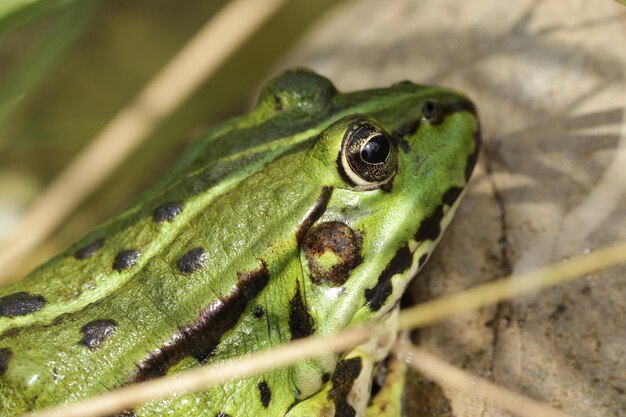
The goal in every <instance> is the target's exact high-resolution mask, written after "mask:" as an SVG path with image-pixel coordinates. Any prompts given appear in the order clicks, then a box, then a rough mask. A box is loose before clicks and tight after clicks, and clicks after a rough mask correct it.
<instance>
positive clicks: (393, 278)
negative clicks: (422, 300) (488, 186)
mask: <svg viewBox="0 0 626 417" xmlns="http://www.w3.org/2000/svg"><path fill="white" fill-rule="evenodd" d="M464 194H465V188H461V187H455V188H451V189H450V190H449V191H448V192H447V193H446V196H447V197H446V198H444V200H443V201H444V203H443V204H442V205H440V206H439V207H437V208H436V209H435V210H434V211H433V212H432V213H431V214H430V215H429V216H428V217H427V218H425V219H424V220H423V221H422V223H421V224H420V227H419V229H418V231H417V232H416V233H415V235H414V239H411V240H409V242H407V243H406V244H405V245H403V246H401V247H400V248H399V249H398V250H397V251H396V253H395V255H394V256H393V257H392V258H391V260H390V261H389V263H388V264H387V266H386V267H385V269H383V271H382V272H381V274H380V275H379V276H378V281H377V282H376V284H375V285H374V287H372V288H367V289H365V300H366V302H365V305H366V306H367V307H369V309H370V310H371V311H372V312H373V313H375V314H376V315H377V316H378V315H382V314H385V313H387V312H388V311H389V310H391V309H393V307H395V306H396V305H397V304H398V303H399V302H400V298H401V297H402V295H403V294H404V292H405V291H406V288H407V286H408V285H409V284H410V282H411V281H412V280H413V278H414V277H415V276H416V275H417V273H418V272H419V271H420V270H421V269H422V268H423V267H424V265H425V264H426V262H427V261H428V259H429V258H430V255H431V254H432V252H433V250H434V249H435V247H436V246H437V244H438V243H439V240H440V239H441V237H442V236H443V232H444V231H445V229H446V228H447V227H448V225H449V224H450V221H452V218H453V217H454V213H455V212H456V210H457V208H458V206H459V203H460V202H461V200H462V197H463V195H464ZM390 297H391V298H390Z"/></svg>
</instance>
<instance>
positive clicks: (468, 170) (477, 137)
mask: <svg viewBox="0 0 626 417" xmlns="http://www.w3.org/2000/svg"><path fill="white" fill-rule="evenodd" d="M481 143H482V135H481V130H480V126H479V127H478V128H477V129H476V131H475V132H474V151H473V152H472V153H471V154H470V156H468V157H467V163H466V164H465V181H469V179H470V177H471V176H472V171H473V170H474V166H475V165H476V161H477V160H478V153H479V152H480V146H481Z"/></svg>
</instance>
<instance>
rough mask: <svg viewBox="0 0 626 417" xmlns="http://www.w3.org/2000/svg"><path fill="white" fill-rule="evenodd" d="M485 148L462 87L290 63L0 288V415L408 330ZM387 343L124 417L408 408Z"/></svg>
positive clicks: (399, 367)
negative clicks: (405, 314)
mask: <svg viewBox="0 0 626 417" xmlns="http://www.w3.org/2000/svg"><path fill="white" fill-rule="evenodd" d="M480 142H481V133H480V123H479V119H478V116H477V111H476V108H475V106H474V104H473V103H472V102H471V101H470V99H468V98H467V97H466V96H465V95H463V94H461V93H458V92H456V91H454V90H450V89H446V88H441V87H433V86H425V85H419V84H414V83H412V82H409V81H405V82H399V83H396V84H393V85H391V86H388V87H382V88H372V89H366V90H360V91H355V92H348V93H341V92H339V91H338V90H337V88H336V87H335V86H334V85H333V84H332V82H331V81H330V80H328V79H327V78H325V77H323V76H321V75H318V74H316V73H314V72H312V71H310V70H306V69H292V70H287V71H285V72H284V73H282V74H281V75H279V76H277V77H276V78H274V79H272V80H270V81H269V82H268V83H267V84H266V85H265V86H264V87H263V89H262V90H261V92H260V94H259V99H258V102H257V104H256V105H255V106H254V108H253V109H252V110H250V112H249V113H247V114H244V115H242V116H238V117H235V118H233V119H230V120H228V121H226V122H223V123H221V124H219V125H218V126H216V127H214V128H212V129H210V130H209V131H208V132H206V133H205V134H203V135H202V136H201V137H199V138H198V139H197V140H196V141H195V142H194V144H192V145H191V146H190V147H189V148H188V149H187V150H186V151H185V152H184V153H183V155H181V157H180V159H179V160H178V161H177V162H176V163H175V164H174V165H173V166H172V168H171V169H170V170H169V171H168V172H167V173H166V174H165V175H164V176H163V177H162V178H161V179H160V180H158V181H157V182H156V184H154V185H153V186H152V187H150V188H149V189H148V190H147V191H145V192H144V193H143V194H141V195H140V196H139V197H138V198H137V200H136V201H135V202H134V203H132V204H131V205H129V206H128V207H127V208H126V209H124V210H123V211H121V212H120V213H119V214H118V215H116V216H114V217H113V218H111V219H109V220H108V221H106V222H105V223H103V224H102V225H100V226H98V227H96V228H94V229H93V230H92V231H90V232H89V233H87V235H86V236H85V237H84V238H82V239H80V240H79V241H78V242H76V243H75V244H73V245H71V246H70V247H69V248H68V249H67V250H66V251H64V252H63V253H61V254H59V255H57V256H55V257H54V258H52V259H51V260H50V261H48V262H47V263H45V264H43V265H41V266H40V267H38V268H37V269H35V270H34V271H33V272H31V273H30V274H29V275H28V276H26V277H25V278H24V279H23V280H22V281H20V282H18V283H15V284H12V285H10V286H7V287H5V288H1V289H0V399H1V402H0V416H2V417H5V416H14V415H19V414H22V413H27V412H33V411H36V410H40V409H43V408H46V407H50V406H54V405H60V404H69V403H71V402H74V401H77V400H80V399H84V398H88V397H91V396H95V395H98V394H100V393H104V392H107V391H110V390H113V389H116V388H120V387H124V386H128V385H130V384H136V383H142V382H144V381H149V380H153V379H155V378H160V377H167V376H169V375H173V374H177V373H180V372H184V371H186V370H189V369H194V368H197V367H200V366H205V365H209V364H218V363H224V362H227V361H231V360H233V359H234V358H236V357H238V356H240V355H245V354H249V353H252V352H257V351H261V350H266V349H272V348H275V347H277V346H280V345H283V344H285V343H288V342H291V341H294V340H298V339H302V338H306V337H309V336H324V335H332V334H335V333H337V332H340V331H341V330H343V329H347V328H351V327H354V326H359V325H363V324H366V323H370V322H373V321H382V322H385V323H389V328H390V329H391V330H390V332H389V333H394V334H395V330H394V327H393V326H394V323H395V319H394V318H395V317H396V316H397V312H398V309H399V304H400V299H401V298H402V295H403V294H404V292H405V291H406V289H407V287H408V285H409V283H410V282H411V280H412V279H413V277H414V276H415V275H416V274H417V273H418V271H419V270H420V269H421V268H423V266H424V264H425V263H426V261H427V260H428V258H429V257H430V255H431V254H432V252H433V250H434V248H435V246H436V244H437V243H438V241H439V240H440V238H441V236H442V233H443V231H444V230H445V229H446V227H447V226H448V224H449V223H450V221H451V219H452V216H453V214H454V213H455V211H456V209H457V207H458V205H459V202H460V200H461V197H462V196H463V195H464V193H465V190H466V187H467V184H468V181H469V179H470V176H471V174H472V171H473V168H474V166H475V164H476V160H477V157H478V152H479V149H480ZM392 341H393V337H386V340H385V341H381V340H373V341H368V342H367V343H364V344H362V345H361V346H357V347H355V348H354V349H351V350H349V351H347V352H342V353H337V354H333V353H328V354H324V355H321V356H320V357H319V358H315V359H307V360H303V361H301V362H299V363H297V364H295V365H293V366H289V367H283V368H279V369H274V370H272V371H268V372H264V373H262V374H259V375H255V376H251V377H247V378H243V379H237V380H232V381H230V382H227V383H225V384H223V385H219V386H216V387H210V388H207V389H204V390H202V391H200V392H196V393H188V394H177V395H173V396H171V397H168V398H165V399H159V400H153V401H151V402H148V403H145V404H141V405H138V406H136V407H133V408H132V409H128V410H123V411H120V412H119V413H118V414H117V415H118V416H137V417H148V416H162V415H169V416H211V417H213V416H215V417H242V416H244V417H245V416H253V415H254V416H258V415H267V416H289V417H297V416H319V417H321V416H364V415H366V416H369V417H374V416H383V415H384V416H393V415H397V416H400V415H402V412H403V411H402V408H403V407H402V406H401V401H402V397H403V393H402V373H403V369H405V368H406V366H405V365H403V364H402V363H393V362H392V363H391V364H390V362H389V357H388V355H389V349H390V345H391V343H392Z"/></svg>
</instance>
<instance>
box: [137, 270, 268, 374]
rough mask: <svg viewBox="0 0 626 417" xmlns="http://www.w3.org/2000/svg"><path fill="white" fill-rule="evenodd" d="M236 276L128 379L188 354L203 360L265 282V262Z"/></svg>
mask: <svg viewBox="0 0 626 417" xmlns="http://www.w3.org/2000/svg"><path fill="white" fill-rule="evenodd" d="M238 276H239V279H238V282H237V285H236V287H235V289H234V290H233V291H232V292H231V293H230V294H229V295H228V296H226V297H221V298H220V299H219V300H217V301H215V302H212V303H211V304H209V305H208V306H207V307H205V308H204V310H202V312H201V313H200V316H199V317H198V319H197V320H196V322H195V323H194V324H191V325H189V326H185V327H182V328H180V330H179V331H178V332H177V333H176V334H174V336H173V337H172V339H171V340H170V341H168V342H167V343H165V344H164V345H163V346H162V347H161V348H159V349H157V350H155V351H154V352H152V353H150V354H149V355H148V356H147V357H146V358H145V359H143V360H142V361H141V362H140V363H139V364H138V365H137V368H138V369H137V372H136V373H135V374H134V375H133V377H132V379H131V381H132V382H138V381H145V380H147V379H151V378H155V377H158V376H163V375H165V374H166V373H167V371H168V370H169V369H170V368H171V367H172V366H174V365H176V364H177V363H178V362H180V361H181V360H182V359H184V358H186V357H188V356H193V357H194V358H196V359H197V360H198V361H199V362H206V361H207V360H208V359H209V358H210V357H211V355H212V354H213V352H214V351H215V349H216V348H217V346H218V345H219V343H220V341H221V339H222V336H223V335H224V334H225V333H226V332H228V331H229V330H231V329H232V328H233V327H235V325H236V324H237V322H238V321H239V319H240V318H241V316H242V314H243V313H244V311H245V310H246V307H247V306H248V303H249V302H250V301H252V300H254V299H256V298H257V296H258V295H259V294H260V293H261V291H262V290H263V289H264V288H265V286H266V285H267V284H268V283H269V272H268V270H267V265H266V264H265V262H261V267H260V268H259V269H257V270H254V271H251V272H248V273H245V274H238Z"/></svg>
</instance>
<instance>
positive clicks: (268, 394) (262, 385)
mask: <svg viewBox="0 0 626 417" xmlns="http://www.w3.org/2000/svg"><path fill="white" fill-rule="evenodd" d="M257 388H258V389H259V395H260V397H261V404H263V407H265V408H267V407H269V406H270V401H272V390H271V389H270V387H269V385H267V382H265V381H262V382H259V384H258V385H257Z"/></svg>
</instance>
